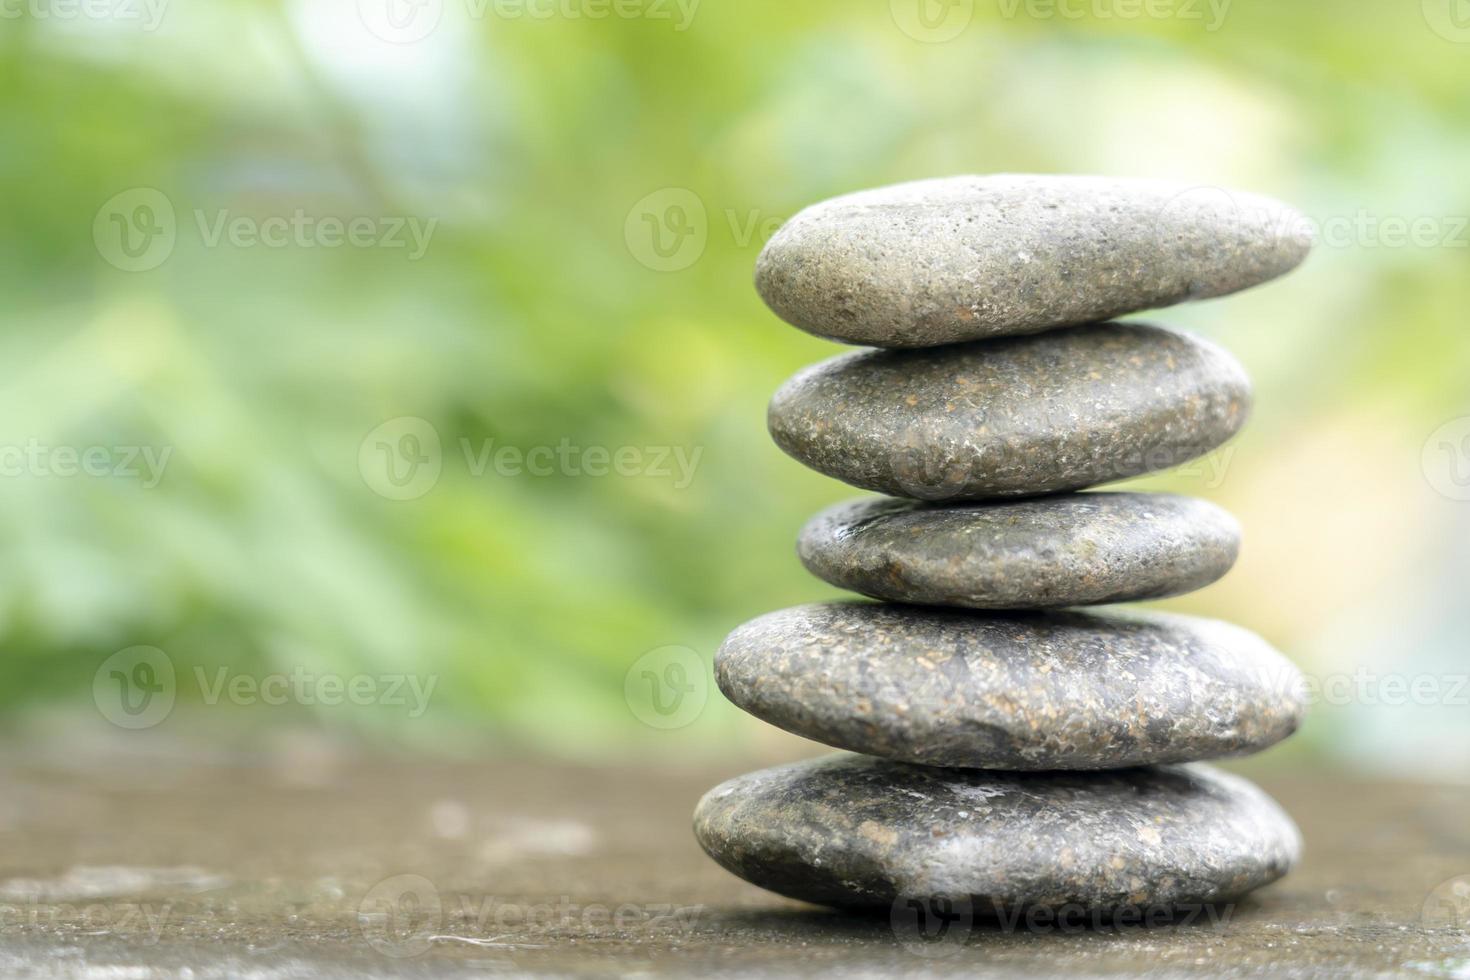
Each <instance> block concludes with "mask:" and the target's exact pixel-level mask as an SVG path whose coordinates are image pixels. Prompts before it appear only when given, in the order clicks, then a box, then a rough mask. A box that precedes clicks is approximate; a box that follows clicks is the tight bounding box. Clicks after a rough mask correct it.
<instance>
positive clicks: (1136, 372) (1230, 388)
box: [768, 323, 1250, 500]
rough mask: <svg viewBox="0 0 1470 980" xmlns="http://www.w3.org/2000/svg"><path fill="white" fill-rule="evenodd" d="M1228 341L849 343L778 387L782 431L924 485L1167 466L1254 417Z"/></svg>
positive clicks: (998, 483)
mask: <svg viewBox="0 0 1470 980" xmlns="http://www.w3.org/2000/svg"><path fill="white" fill-rule="evenodd" d="M1249 410H1250V381H1249V380H1248V379H1247V378H1246V375H1245V371H1244V370H1243V369H1242V368H1241V366H1240V364H1239V363H1238V362H1236V360H1235V359H1234V358H1233V357H1231V356H1230V355H1229V354H1227V353H1226V352H1225V351H1223V350H1221V349H1220V348H1218V347H1216V346H1214V345H1213V344H1209V343H1206V342H1205V341H1202V340H1199V339H1197V338H1195V337H1191V336H1189V335H1187V334H1182V333H1176V332H1174V331H1171V330H1164V329H1161V328H1159V327H1151V326H1145V325H1143V324H1138V323H1099V324H1091V325H1088V326H1083V327H1072V328H1069V329H1065V330H1055V331H1051V332H1049V333H1044V334H1037V335H1035V336H1030V337H1012V338H1003V339H1000V340H989V341H980V342H978V343H971V344H957V345H954V346H950V347H935V348H929V349H924V350H913V351H872V352H861V353H855V354H845V355H843V356H841V357H836V358H833V359H831V360H828V361H824V362H822V363H821V364H817V365H814V366H813V367H810V368H808V369H807V370H805V371H803V372H801V373H800V374H798V375H796V377H794V378H792V379H791V380H790V381H788V382H786V384H785V385H783V386H782V387H781V390H780V391H778V392H776V395H775V397H774V398H773V399H772V400H771V406H770V412H769V416H768V423H769V426H770V430H771V435H772V437H774V438H775V440H776V444H777V445H779V446H780V447H781V448H782V449H784V450H785V451H786V452H787V453H789V454H790V455H792V456H793V457H795V458H796V459H797V460H798V461H800V462H802V463H805V464H806V465H807V466H810V467H811V468H812V469H814V470H817V471H818V472H821V473H825V474H827V475H828V476H832V477H836V478H837V479H839V480H843V481H845V482H847V483H850V484H852V485H853V486H857V487H862V488H864V489H867V490H877V491H879V492H880V493H887V494H892V495H894V496H898V497H917V498H919V499H921V500H978V499H984V498H987V497H1009V496H1027V495H1035V494H1043V493H1054V492H1056V491H1059V490H1080V489H1083V488H1084V487H1090V486H1094V485H1096V484H1099V483H1107V482H1109V481H1112V480H1121V479H1124V478H1127V477H1131V476H1138V475H1140V474H1143V473H1150V472H1153V471H1155V470H1162V469H1167V468H1169V467H1172V466H1177V465H1179V464H1181V463H1184V462H1187V461H1189V460H1191V459H1194V458H1196V457H1198V456H1202V455H1204V454H1205V453H1207V452H1209V451H1210V450H1212V449H1214V448H1216V447H1217V446H1219V445H1220V444H1222V443H1223V442H1225V441H1226V440H1227V439H1229V438H1230V437H1231V436H1233V435H1234V434H1235V433H1236V431H1237V430H1239V429H1240V427H1241V426H1242V425H1243V424H1244V423H1245V420H1246V416H1247V414H1248V412H1249Z"/></svg>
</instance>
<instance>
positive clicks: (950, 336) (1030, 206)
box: [756, 174, 1312, 347]
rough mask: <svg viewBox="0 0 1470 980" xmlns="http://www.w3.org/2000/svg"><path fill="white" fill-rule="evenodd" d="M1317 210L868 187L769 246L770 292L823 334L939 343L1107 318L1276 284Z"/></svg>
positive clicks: (1094, 186)
mask: <svg viewBox="0 0 1470 980" xmlns="http://www.w3.org/2000/svg"><path fill="white" fill-rule="evenodd" d="M1311 244H1312V232H1311V229H1310V227H1309V225H1308V223H1307V221H1306V219H1305V218H1304V217H1303V216H1302V215H1300V214H1299V213H1297V212H1296V211H1294V210H1292V209H1291V208H1289V207H1287V206H1286V205H1284V204H1281V203H1279V202H1277V201H1274V200H1271V199H1270V198H1266V197H1261V196H1259V195H1255V194H1246V193H1241V192H1238V191H1227V190H1224V189H1221V188H1218V187H1203V186H1198V185H1190V184H1181V183H1168V182H1160V181H1151V180H1130V179H1117V178H1109V177H1059V176H1028V175H1016V174H999V175H994V176H987V177H949V178H941V179H936V180H921V181H915V182H913V183H907V184H898V185H895V186H892V187H882V188H878V189H876V190H869V191H862V192H860V193H856V194H850V195H847V196H844V197H839V198H835V199H833V200H830V201H827V202H824V203H822V204H817V205H815V206H813V207H810V208H807V209H806V210H804V211H802V212H801V213H799V214H798V215H796V217H794V218H792V219H791V220H790V221H789V222H787V223H786V225H785V226H783V227H782V228H781V229H780V230H779V231H778V232H777V233H776V234H775V235H774V236H773V237H772V238H771V240H770V242H769V243H768V244H767V245H766V247H765V250H764V251H763V252H762V253H761V256H760V259H759V261H758V262H757V265H756V287H757V288H758V289H759V291H760V294H761V296H762V297H763V298H764V299H765V301H766V303H767V304H769V306H770V307H771V309H772V310H774V311H775V312H776V313H777V314H778V315H779V316H781V317H782V318H783V319H785V320H787V321H788V322H790V323H793V324H795V325H796V326H798V327H800V328H802V329H803V330H807V331H809V332H811V333H814V334H817V335H819V336H823V337H830V338H832V339H834V340H840V341H844V342H846V343H853V344H869V345H872V346H875V347H931V346H934V345H937V344H948V343H956V342H959V341H966V340H978V339H981V338H985V337H997V336H1004V335H1007V334H1022V333H1034V332H1036V331H1039V330H1046V329H1049V328H1052V327H1058V326H1066V325H1070V324H1078V323H1088V322H1092V321H1095V320H1106V319H1109V318H1111V317H1115V316H1122V315H1123V314H1126V313H1132V312H1136V311H1139V310H1148V309H1157V308H1160V307H1165V306H1171V305H1173V304H1175V303H1179V302H1182V301H1184V300H1192V299H1202V298H1205V297H1211V296H1221V295H1224V294H1226V293H1232V292H1235V291H1237V290H1241V289H1245V288H1247V287H1249V286H1254V285H1257V284H1258V283H1262V282H1266V281H1267V280H1270V279H1274V278H1275V277H1277V276H1280V275H1282V274H1283V273H1285V272H1288V271H1290V270H1291V269H1293V268H1295V267H1296V266H1297V265H1298V264H1299V263H1300V262H1301V261H1302V260H1303V259H1304V258H1305V257H1306V255H1307V252H1308V251H1309V250H1310V248H1311Z"/></svg>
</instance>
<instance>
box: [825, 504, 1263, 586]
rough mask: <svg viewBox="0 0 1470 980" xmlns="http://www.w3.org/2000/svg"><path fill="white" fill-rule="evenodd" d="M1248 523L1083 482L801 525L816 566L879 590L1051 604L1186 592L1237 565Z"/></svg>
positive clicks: (1210, 509) (832, 512)
mask: <svg viewBox="0 0 1470 980" xmlns="http://www.w3.org/2000/svg"><path fill="white" fill-rule="evenodd" d="M1239 551H1240V525H1239V524H1238V523H1236V521H1235V518H1233V517H1231V516H1230V515H1229V514H1227V513H1226V512H1225V511H1223V510H1221V509H1220V508H1219V507H1216V506H1215V505H1214V504H1210V503H1207V502H1205V501H1203V500H1197V499H1195V498H1192V497H1180V496H1176V495H1174V494H1163V493H1076V494H1064V495H1061V496H1056V497H1040V498H1036V499H1030V500H1007V501H997V502H991V503H970V504H925V503H919V502H916V501H912V500H899V499H895V498H893V497H869V498H864V499H861V500H852V501H848V502H846V503H842V504H838V505H837V506H835V507H832V508H829V509H827V510H825V511H823V512H822V513H820V514H818V515H817V516H816V517H814V518H812V520H811V521H810V522H809V523H808V524H807V525H806V527H805V528H803V529H802V532H801V536H800V538H799V539H798V541H797V554H799V555H800V556H801V561H802V563H803V564H804V565H806V567H807V568H808V569H809V570H810V571H811V573H812V574H813V575H816V576H817V577H818V578H821V579H823V580H825V581H827V582H830V583H832V584H833V585H836V586H838V587H839V588H844V589H852V590H853V591H854V592H861V593H862V594H863V595H867V596H872V597H873V598H875V599H889V600H892V601H895V602H912V603H922V604H926V605H938V606H963V607H968V608H972V609H1048V608H1056V607H1061V606H1080V605H1100V604H1103V603H1110V602H1131V601H1135V600H1142V599H1157V598H1161V597H1163V596H1171V595H1182V594H1183V593H1186V592H1192V591H1194V590H1195V589H1199V588H1203V587H1204V586H1206V585H1208V584H1210V583H1211V582H1213V581H1215V580H1216V579H1218V578H1220V576H1222V575H1224V574H1225V573H1226V572H1228V571H1229V570H1230V566H1231V565H1233V564H1234V563H1235V559H1236V556H1237V555H1238V554H1239Z"/></svg>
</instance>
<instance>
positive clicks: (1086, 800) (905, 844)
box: [694, 754, 1301, 916]
mask: <svg viewBox="0 0 1470 980" xmlns="http://www.w3.org/2000/svg"><path fill="white" fill-rule="evenodd" d="M694 832H695V835H696V837H697V838H698V839H699V843H700V844H701V846H703V847H704V849H705V851H706V852H708V853H709V855H710V856H711V857H713V858H714V859H715V860H716V861H717V862H719V863H720V864H721V865H723V866H724V867H725V868H726V869H728V870H729V871H731V872H733V873H735V874H736V875H739V876H740V877H741V878H744V879H745V880H746V881H749V882H751V883H753V884H756V885H759V886H761V887H762V888H767V889H769V890H771V891H774V892H778V893H780V894H782V895H786V896H789V897H791V898H796V899H801V900H804V901H808V902H815V903H818V904H822V905H833V906H838V907H856V908H879V909H881V908H894V907H895V904H896V903H899V902H900V901H901V900H903V899H905V898H919V899H927V898H932V897H936V896H943V897H945V898H947V899H949V900H951V901H953V902H954V903H956V905H957V906H958V907H957V908H953V907H952V909H951V912H952V914H953V913H955V912H958V913H959V914H960V915H962V916H963V915H965V914H973V915H976V916H982V915H984V916H988V915H990V914H992V913H999V914H1001V915H1005V914H1006V913H1008V912H1019V911H1023V910H1030V909H1037V908H1042V909H1052V910H1065V909H1067V908H1068V907H1069V906H1070V907H1074V908H1078V909H1082V910H1087V911H1094V910H1097V911H1103V912H1109V913H1115V912H1116V913H1120V914H1121V913H1122V912H1123V911H1124V910H1139V909H1142V910H1160V909H1161V910H1176V911H1177V910H1182V909H1184V908H1186V907H1189V906H1193V905H1199V904H1205V903H1220V902H1227V901H1230V900H1232V899H1235V898H1238V897H1240V896H1241V895H1244V894H1245V893H1247V892H1249V891H1251V890H1252V889H1255V888H1259V887H1260V886H1262V885H1265V884H1268V883H1270V882H1272V881H1275V880H1276V879H1277V878H1280V877H1281V876H1282V875H1283V874H1285V873H1286V872H1287V871H1288V870H1290V869H1291V867H1292V866H1293V865H1295V864H1296V862H1297V861H1298V859H1299V857H1300V853H1301V840H1300V837H1299V835H1298V833H1297V830H1296V827H1295V825H1294V824H1293V823H1292V822H1291V820H1290V818H1288V817H1287V816H1286V814H1284V813H1283V812H1282V811H1281V809H1280V808H1279V807H1278V806H1277V805H1276V804H1275V803H1274V802H1273V801H1272V800H1271V799H1270V798H1269V797H1267V796H1266V795H1265V794H1264V793H1262V792H1261V791H1260V790H1259V789H1257V788H1256V787H1254V786H1252V785H1251V784H1250V783H1248V782H1247V781H1245V780H1244V779H1241V778H1239V777H1237V776H1232V775H1229V774H1226V773H1223V772H1220V771H1219V770H1216V769H1213V768H1211V767H1208V766H1202V765H1193V766H1180V767H1165V768H1155V769H1130V770H1124V771H1121V772H1115V773H1044V774H1030V773H990V772H976V771H960V770H944V769H929V768H924V767H920V766H910V765H904V764H901V763H894V762H885V761H883V760H880V759H870V758H864V757H861V756H854V755H846V754H842V755H835V756H829V757H827V758H823V759H817V760H812V761H809V762H800V763H796V764H794V765H787V766H779V767H777V768H774V769H766V770H763V771H761V772H753V773H750V774H748V775H744V776H739V777H737V778H735V779H732V780H730V781H729V782H727V783H724V784H722V785H720V786H718V787H716V788H715V789H713V790H711V791H710V792H709V793H708V794H706V795H705V797H704V799H702V800H701V801H700V802H699V806H698V808H697V810H696V811H695V815H694Z"/></svg>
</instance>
